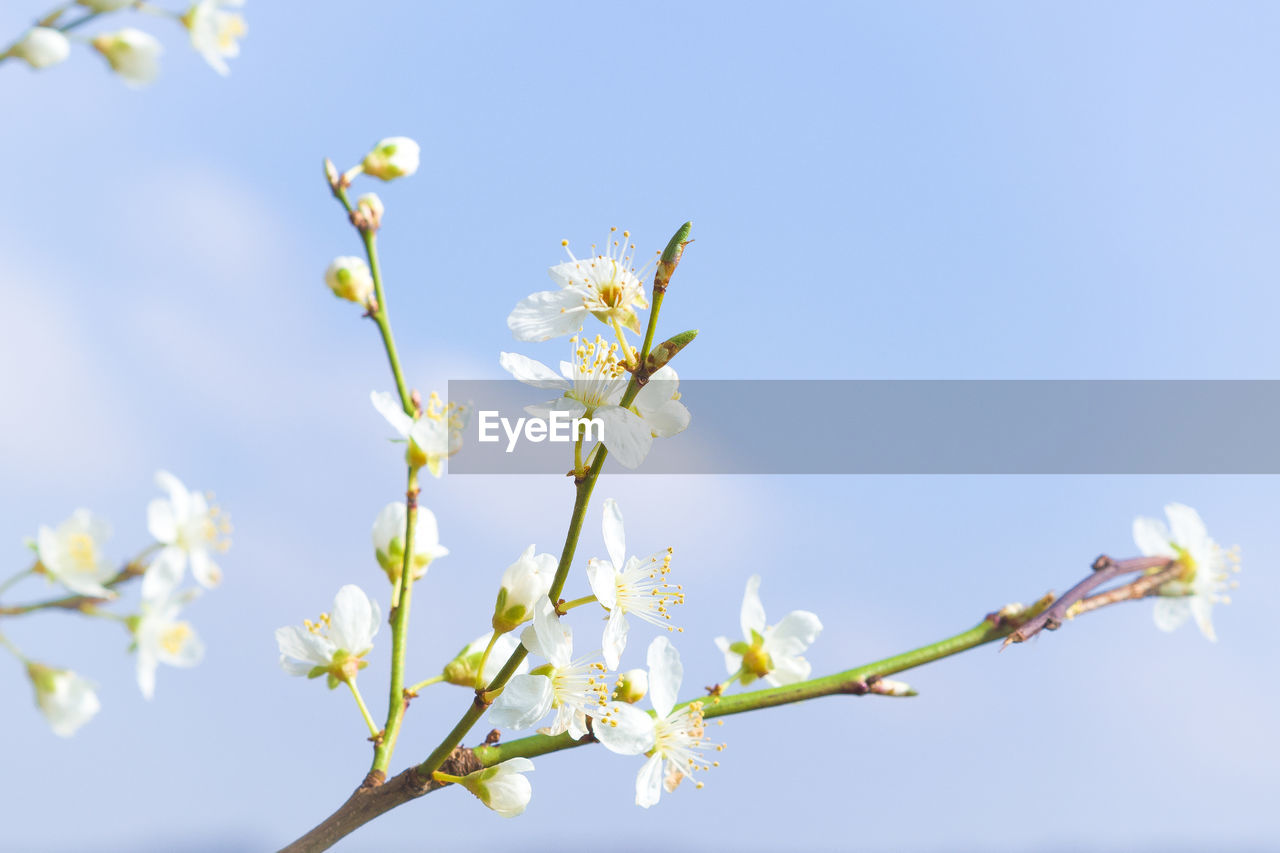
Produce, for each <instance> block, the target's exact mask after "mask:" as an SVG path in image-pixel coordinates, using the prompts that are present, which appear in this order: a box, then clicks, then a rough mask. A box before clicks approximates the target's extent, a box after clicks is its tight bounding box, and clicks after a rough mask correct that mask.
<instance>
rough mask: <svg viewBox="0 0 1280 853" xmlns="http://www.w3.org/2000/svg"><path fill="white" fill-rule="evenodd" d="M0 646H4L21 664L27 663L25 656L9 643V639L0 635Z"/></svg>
mask: <svg viewBox="0 0 1280 853" xmlns="http://www.w3.org/2000/svg"><path fill="white" fill-rule="evenodd" d="M0 646H4V647H5V648H6V649H8V650H9V652H10V653H11V654H12V655H13V656H14V657H16V658H17V659H18V660H20V661H22V662H23V663H29V661H28V660H27V656H26V655H24V654H23V653H22V650H21V649H19V648H18V647H17V646H15V645H14V644H13V643H12V642H10V640H9V638H8V637H6V636H5V635H4V634H0Z"/></svg>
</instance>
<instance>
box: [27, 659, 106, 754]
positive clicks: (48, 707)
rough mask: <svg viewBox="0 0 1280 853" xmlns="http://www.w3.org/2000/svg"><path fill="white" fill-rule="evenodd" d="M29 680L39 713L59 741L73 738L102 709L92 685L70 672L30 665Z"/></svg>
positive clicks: (28, 669) (36, 664)
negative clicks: (64, 738) (47, 722)
mask: <svg viewBox="0 0 1280 853" xmlns="http://www.w3.org/2000/svg"><path fill="white" fill-rule="evenodd" d="M27 677H28V678H30V679H31V684H32V686H33V687H35V689H36V704H37V705H38V706H39V707H40V712H41V713H42V714H44V716H45V719H46V720H48V721H49V725H50V727H51V728H52V729H53V733H54V734H56V735H58V736H59V737H71V736H72V735H73V734H75V732H76V729H78V728H80V727H81V726H82V725H84V724H85V723H87V722H89V720H90V719H91V718H92V717H93V715H94V714H96V713H98V711H99V710H100V709H101V707H102V705H101V704H100V703H99V702H98V696H97V694H96V693H94V692H93V685H91V684H90V683H89V682H88V681H86V680H85V679H83V678H81V677H80V676H78V675H76V674H75V673H74V672H71V671H70V670H67V669H54V668H52V667H48V666H45V665H44V664H39V663H28V664H27Z"/></svg>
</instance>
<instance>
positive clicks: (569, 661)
mask: <svg viewBox="0 0 1280 853" xmlns="http://www.w3.org/2000/svg"><path fill="white" fill-rule="evenodd" d="M521 642H523V643H524V645H525V648H527V649H528V650H529V651H531V652H533V653H534V654H536V655H539V656H540V657H543V658H546V659H547V661H548V663H547V665H546V666H540V667H536V668H534V669H533V670H531V671H530V672H529V674H528V675H517V676H514V677H513V678H512V679H511V680H510V681H508V682H507V686H506V687H505V688H504V689H503V691H502V693H501V695H499V696H498V698H497V700H496V701H495V702H494V703H493V708H492V710H491V711H490V713H489V716H490V719H491V720H493V722H494V724H495V725H498V726H509V727H510V728H513V729H527V728H529V727H530V726H533V725H534V724H536V723H537V722H538V721H539V720H541V719H542V718H543V717H545V716H546V715H547V712H548V711H550V710H551V709H553V708H555V709H557V713H556V718H555V720H554V721H553V722H552V724H551V725H550V726H548V727H546V728H541V729H538V731H539V732H541V733H542V734H544V735H558V734H560V733H561V732H565V731H567V732H568V733H569V735H570V736H571V737H573V738H580V737H582V736H583V735H585V734H586V733H587V713H588V711H591V712H592V713H593V714H594V713H596V712H597V711H598V709H600V708H603V707H604V705H605V702H606V700H607V699H608V697H609V688H608V687H607V686H606V685H605V683H604V682H605V678H604V672H605V669H604V665H603V664H601V663H597V662H593V661H591V655H587V656H585V657H582V658H579V659H577V660H574V659H573V630H572V629H571V628H569V627H567V626H566V625H564V624H562V623H561V622H560V619H559V617H557V616H556V612H555V608H554V607H552V606H551V602H550V601H549V600H548V599H547V598H545V597H544V598H543V599H542V600H540V601H539V602H538V607H537V611H536V613H535V615H534V617H533V624H532V625H530V626H529V627H528V628H525V629H524V634H523V635H522V637H521Z"/></svg>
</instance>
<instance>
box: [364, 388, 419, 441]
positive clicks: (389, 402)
mask: <svg viewBox="0 0 1280 853" xmlns="http://www.w3.org/2000/svg"><path fill="white" fill-rule="evenodd" d="M369 400H370V401H371V402H372V403H373V407H374V408H375V409H377V410H378V413H379V414H381V415H382V416H383V417H384V418H386V419H387V423H389V424H391V428H392V429H394V430H395V431H396V432H398V433H399V434H400V437H401V438H408V437H409V429H410V428H411V427H412V426H413V418H411V417H409V415H408V414H406V413H405V410H404V406H401V405H400V400H399V398H398V397H394V396H392V394H391V392H390V391H374V392H372V393H370V394H369Z"/></svg>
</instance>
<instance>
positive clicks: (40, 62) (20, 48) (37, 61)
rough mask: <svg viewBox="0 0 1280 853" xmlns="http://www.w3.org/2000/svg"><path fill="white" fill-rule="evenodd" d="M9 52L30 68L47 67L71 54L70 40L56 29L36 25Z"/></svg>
mask: <svg viewBox="0 0 1280 853" xmlns="http://www.w3.org/2000/svg"><path fill="white" fill-rule="evenodd" d="M10 52H11V53H12V54H13V55H14V56H16V57H18V58H19V59H21V60H23V61H25V62H26V63H27V64H28V65H30V66H31V67H32V68H48V67H49V66H50V65H57V64H58V63H59V62H62V61H64V60H66V58H67V57H68V56H70V55H71V42H69V41H67V37H66V36H64V35H63V34H62V33H60V32H59V31H58V30H55V29H53V28H51V27H36V28H35V29H33V30H32V31H31V32H29V33H27V35H26V37H25V38H23V40H22V41H20V42H18V43H17V44H15V45H14V46H13V49H12V50H11V51H10Z"/></svg>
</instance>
